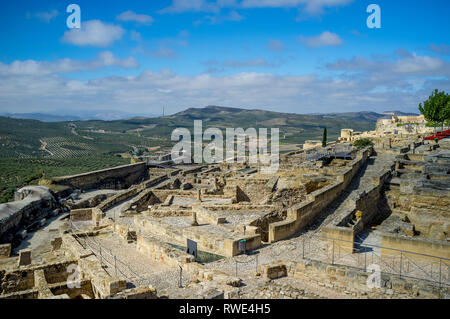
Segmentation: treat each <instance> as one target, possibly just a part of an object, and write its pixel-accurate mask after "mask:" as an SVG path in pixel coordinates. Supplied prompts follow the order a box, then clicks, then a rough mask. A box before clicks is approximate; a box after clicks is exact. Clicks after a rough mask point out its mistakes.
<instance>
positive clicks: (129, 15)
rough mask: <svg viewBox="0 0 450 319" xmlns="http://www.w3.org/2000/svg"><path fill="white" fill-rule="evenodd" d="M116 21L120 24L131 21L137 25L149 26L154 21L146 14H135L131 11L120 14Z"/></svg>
mask: <svg viewBox="0 0 450 319" xmlns="http://www.w3.org/2000/svg"><path fill="white" fill-rule="evenodd" d="M116 19H117V20H118V21H122V22H129V21H133V22H137V23H139V24H144V25H151V24H152V23H153V22H154V21H155V20H154V19H153V18H152V17H151V16H149V15H146V14H137V13H135V12H133V11H131V10H128V11H125V12H122V13H121V14H119V15H118V16H117V17H116Z"/></svg>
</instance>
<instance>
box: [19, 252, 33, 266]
mask: <svg viewBox="0 0 450 319" xmlns="http://www.w3.org/2000/svg"><path fill="white" fill-rule="evenodd" d="M30 264H31V251H30V250H29V249H22V250H21V251H19V261H18V266H19V267H20V266H27V265H30Z"/></svg>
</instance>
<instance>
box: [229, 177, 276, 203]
mask: <svg viewBox="0 0 450 319" xmlns="http://www.w3.org/2000/svg"><path fill="white" fill-rule="evenodd" d="M268 182H269V179H256V178H227V179H226V187H225V194H228V193H227V189H233V187H235V186H237V187H238V188H237V189H236V196H237V200H238V202H241V201H243V202H245V201H249V202H252V203H255V204H256V203H261V202H262V201H263V200H264V199H265V197H267V196H268V195H270V194H271V193H272V192H271V191H268V189H267V188H266V184H267V183H268ZM241 192H242V193H243V194H242V193H241ZM233 195H234V194H233Z"/></svg>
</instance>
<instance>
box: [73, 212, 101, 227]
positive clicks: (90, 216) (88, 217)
mask: <svg viewBox="0 0 450 319" xmlns="http://www.w3.org/2000/svg"><path fill="white" fill-rule="evenodd" d="M102 216H103V213H102V211H101V210H100V209H98V208H83V209H75V210H72V211H70V221H72V222H81V221H90V222H92V224H93V225H98V224H99V222H100V220H101V219H102Z"/></svg>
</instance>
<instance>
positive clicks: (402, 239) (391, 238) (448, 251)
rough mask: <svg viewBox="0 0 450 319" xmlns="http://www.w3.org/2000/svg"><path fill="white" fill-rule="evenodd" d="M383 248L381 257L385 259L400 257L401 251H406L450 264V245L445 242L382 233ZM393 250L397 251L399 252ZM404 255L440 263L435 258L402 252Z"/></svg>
mask: <svg viewBox="0 0 450 319" xmlns="http://www.w3.org/2000/svg"><path fill="white" fill-rule="evenodd" d="M381 246H382V247H383V248H382V249H381V255H382V256H383V257H384V256H395V255H400V251H399V250H406V251H409V252H413V253H417V254H423V255H428V256H435V257H441V258H446V259H447V260H446V263H447V264H448V263H449V262H450V243H448V242H445V241H439V240H430V239H423V238H414V237H407V236H401V235H397V234H388V233H382V237H381ZM392 249H397V250H398V251H395V250H392ZM402 254H403V255H406V256H408V255H409V256H410V257H413V258H425V259H431V260H434V261H436V262H439V260H438V258H435V257H427V256H422V255H415V254H408V253H405V252H402Z"/></svg>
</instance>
